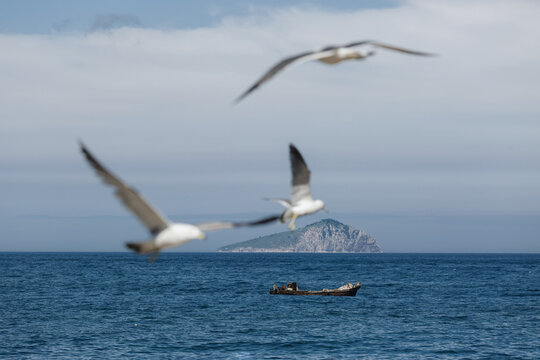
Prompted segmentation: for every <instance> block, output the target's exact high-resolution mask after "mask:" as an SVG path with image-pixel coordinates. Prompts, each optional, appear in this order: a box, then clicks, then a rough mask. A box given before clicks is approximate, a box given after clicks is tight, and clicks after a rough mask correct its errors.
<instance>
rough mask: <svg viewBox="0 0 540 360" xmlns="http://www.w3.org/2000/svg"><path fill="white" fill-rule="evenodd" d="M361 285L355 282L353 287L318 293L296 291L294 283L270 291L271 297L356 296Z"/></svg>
mask: <svg viewBox="0 0 540 360" xmlns="http://www.w3.org/2000/svg"><path fill="white" fill-rule="evenodd" d="M361 285H362V284H361V283H360V281H359V282H357V283H356V284H355V285H353V284H350V283H347V284H345V285H343V286H340V287H338V288H337V289H322V290H318V291H310V290H298V286H297V285H296V283H295V282H292V283H288V284H287V286H280V287H278V286H276V284H274V288H273V289H270V294H271V295H321V296H356V292H357V291H358V289H360V286H361Z"/></svg>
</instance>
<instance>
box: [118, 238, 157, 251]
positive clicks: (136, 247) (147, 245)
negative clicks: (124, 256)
mask: <svg viewBox="0 0 540 360" xmlns="http://www.w3.org/2000/svg"><path fill="white" fill-rule="evenodd" d="M126 247H127V248H128V249H131V250H133V251H135V252H136V253H137V254H149V253H151V252H156V251H159V248H158V247H157V246H156V243H155V242H154V240H148V241H140V242H131V243H126Z"/></svg>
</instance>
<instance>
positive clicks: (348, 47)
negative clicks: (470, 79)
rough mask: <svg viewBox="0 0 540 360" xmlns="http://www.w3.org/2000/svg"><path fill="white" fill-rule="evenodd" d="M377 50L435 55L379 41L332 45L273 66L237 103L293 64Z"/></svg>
mask: <svg viewBox="0 0 540 360" xmlns="http://www.w3.org/2000/svg"><path fill="white" fill-rule="evenodd" d="M358 46H363V47H361V48H359V49H356V47H358ZM375 48H383V49H387V50H394V51H399V52H402V53H405V54H410V55H420V56H433V55H434V54H429V53H425V52H420V51H414V50H408V49H403V48H400V47H397V46H393V45H387V44H383V43H380V42H377V41H371V40H364V41H355V42H352V43H350V44H345V45H331V46H327V47H324V48H322V49H319V50H314V51H307V52H304V53H301V54H298V55H294V56H290V57H288V58H285V59H283V60H281V61H280V62H278V63H277V64H276V65H274V66H272V67H271V68H270V69H269V70H268V71H267V72H266V73H265V74H264V75H263V76H261V78H260V79H259V80H257V82H255V84H253V85H252V86H251V87H250V88H249V89H247V90H246V91H245V92H244V93H243V94H242V95H240V96H239V97H238V98H237V99H236V100H235V103H238V102H240V101H241V100H242V99H243V98H245V97H246V96H248V95H249V94H250V93H251V92H252V91H254V90H255V89H257V88H258V87H259V86H261V85H262V84H264V83H265V82H267V81H268V80H270V79H271V78H273V77H274V76H275V75H276V74H277V73H279V72H280V71H282V70H283V69H285V68H286V67H287V66H290V65H293V64H301V63H305V62H308V61H312V60H316V61H320V62H323V63H325V64H330V65H333V64H337V63H340V62H342V61H345V60H352V59H355V60H362V59H365V58H367V57H368V56H372V55H375Z"/></svg>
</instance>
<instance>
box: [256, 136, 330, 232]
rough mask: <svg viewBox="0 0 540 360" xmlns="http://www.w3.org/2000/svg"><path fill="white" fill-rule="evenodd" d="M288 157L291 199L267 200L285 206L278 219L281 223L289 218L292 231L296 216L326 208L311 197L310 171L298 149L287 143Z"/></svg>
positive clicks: (319, 201) (322, 203)
mask: <svg viewBox="0 0 540 360" xmlns="http://www.w3.org/2000/svg"><path fill="white" fill-rule="evenodd" d="M289 157H290V160H291V172H292V187H291V199H290V200H288V199H267V200H270V201H276V202H278V203H280V204H281V205H283V206H285V207H286V208H287V209H286V210H285V211H284V212H283V213H282V214H281V216H280V217H279V220H280V221H281V222H282V223H284V222H287V221H289V220H291V223H290V224H289V229H291V231H294V222H295V221H296V218H297V217H299V216H304V215H309V214H314V213H316V212H317V211H319V210H324V211H328V210H327V209H326V208H325V207H324V202H322V201H321V200H313V198H312V197H311V187H310V185H309V178H310V175H311V172H310V171H309V169H308V167H307V165H306V162H305V161H304V158H303V157H302V155H301V154H300V151H298V149H297V148H296V147H295V146H294V145H293V144H289Z"/></svg>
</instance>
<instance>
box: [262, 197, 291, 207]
mask: <svg viewBox="0 0 540 360" xmlns="http://www.w3.org/2000/svg"><path fill="white" fill-rule="evenodd" d="M264 200H267V201H275V202H277V203H280V204H281V205H283V206H284V207H286V208H287V209H288V208H290V207H291V206H292V204H291V201H290V200H288V199H274V198H266V199H264Z"/></svg>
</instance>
